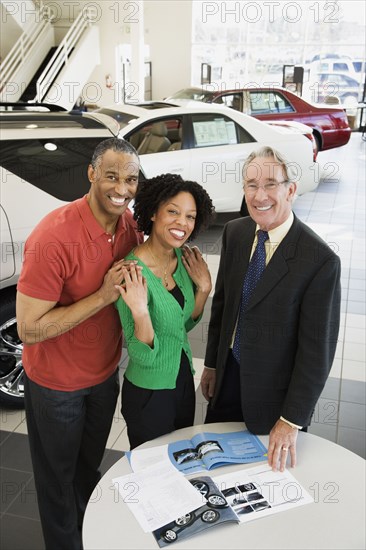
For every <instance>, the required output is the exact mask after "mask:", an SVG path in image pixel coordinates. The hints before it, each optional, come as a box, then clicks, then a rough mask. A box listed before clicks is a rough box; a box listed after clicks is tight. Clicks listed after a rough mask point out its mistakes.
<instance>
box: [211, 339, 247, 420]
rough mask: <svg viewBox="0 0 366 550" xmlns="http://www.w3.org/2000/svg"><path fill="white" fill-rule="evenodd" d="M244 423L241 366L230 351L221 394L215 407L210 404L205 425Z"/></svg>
mask: <svg viewBox="0 0 366 550" xmlns="http://www.w3.org/2000/svg"><path fill="white" fill-rule="evenodd" d="M243 421H244V419H243V412H242V408H241V397H240V366H239V365H238V363H237V361H236V360H235V358H234V356H233V354H232V352H231V350H230V352H229V355H228V358H227V361H226V365H225V372H224V379H223V381H222V385H221V388H220V393H219V395H218V398H217V400H216V403H215V407H212V406H211V403H209V404H208V407H207V413H206V418H205V424H211V423H212V422H243Z"/></svg>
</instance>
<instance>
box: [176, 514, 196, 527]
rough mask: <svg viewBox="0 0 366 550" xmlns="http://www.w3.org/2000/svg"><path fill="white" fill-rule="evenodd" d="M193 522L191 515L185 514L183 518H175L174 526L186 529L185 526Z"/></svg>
mask: <svg viewBox="0 0 366 550" xmlns="http://www.w3.org/2000/svg"><path fill="white" fill-rule="evenodd" d="M193 520H194V515H193V514H185V515H184V516H181V517H179V518H177V519H176V520H175V522H174V523H175V524H176V525H179V527H182V526H184V527H186V526H187V525H189V524H190V523H192V522H193Z"/></svg>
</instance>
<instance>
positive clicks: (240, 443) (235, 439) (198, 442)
mask: <svg viewBox="0 0 366 550" xmlns="http://www.w3.org/2000/svg"><path fill="white" fill-rule="evenodd" d="M168 454H169V458H170V460H171V462H172V463H173V464H174V466H175V467H176V468H177V469H178V470H179V471H180V472H182V473H183V474H185V475H187V474H192V473H194V472H198V471H202V470H211V469H212V468H218V467H219V466H225V465H229V464H247V463H248V462H258V461H261V460H265V459H266V456H267V449H266V447H265V446H264V445H263V443H262V442H261V441H260V439H259V438H258V437H257V436H256V435H254V434H252V433H251V432H249V431H248V430H243V431H240V432H230V433H222V434H218V433H210V432H203V433H199V434H196V435H195V436H193V437H192V439H189V440H181V441H175V442H174V443H169V445H168Z"/></svg>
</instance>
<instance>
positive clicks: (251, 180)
mask: <svg viewBox="0 0 366 550" xmlns="http://www.w3.org/2000/svg"><path fill="white" fill-rule="evenodd" d="M278 183H279V184H280V185H276V184H278ZM269 184H270V185H269ZM271 184H274V189H271V190H268V185H269V186H271ZM265 185H266V186H267V190H266V189H264V186H265ZM248 186H249V188H248ZM250 187H253V189H254V190H253V189H252V190H250ZM256 187H257V189H256ZM244 192H245V201H246V203H247V207H248V212H249V215H250V217H251V218H252V219H253V220H254V221H255V222H256V223H257V224H258V225H259V226H260V228H261V229H263V230H264V231H269V230H271V229H274V228H275V227H278V226H279V225H281V224H282V223H284V222H285V221H286V220H287V218H288V217H289V215H290V212H291V209H292V202H293V200H294V197H295V193H296V184H295V183H287V182H286V174H285V172H284V169H283V167H282V166H281V164H279V163H278V162H276V160H275V159H274V158H273V157H256V158H255V159H254V160H253V161H252V162H250V163H249V164H248V166H247V168H246V171H245V174H244Z"/></svg>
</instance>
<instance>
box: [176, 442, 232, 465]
mask: <svg viewBox="0 0 366 550" xmlns="http://www.w3.org/2000/svg"><path fill="white" fill-rule="evenodd" d="M210 452H211V453H212V452H216V453H223V452H224V450H223V448H222V447H221V445H220V444H219V442H218V441H214V440H212V441H202V443H200V444H199V445H197V446H196V447H195V448H194V449H192V448H188V449H182V450H181V451H177V452H175V453H172V454H173V457H174V460H175V461H176V463H177V464H184V463H186V462H189V461H190V460H201V459H202V458H203V457H204V456H205V455H207V454H208V453H210Z"/></svg>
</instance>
